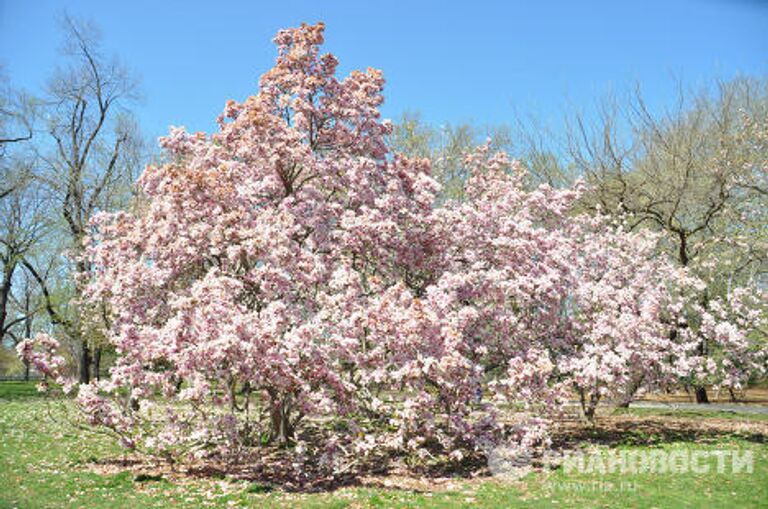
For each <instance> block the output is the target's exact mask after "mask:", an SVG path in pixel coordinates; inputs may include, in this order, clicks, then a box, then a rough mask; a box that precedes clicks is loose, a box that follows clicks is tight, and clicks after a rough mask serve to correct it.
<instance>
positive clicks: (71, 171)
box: [27, 17, 140, 382]
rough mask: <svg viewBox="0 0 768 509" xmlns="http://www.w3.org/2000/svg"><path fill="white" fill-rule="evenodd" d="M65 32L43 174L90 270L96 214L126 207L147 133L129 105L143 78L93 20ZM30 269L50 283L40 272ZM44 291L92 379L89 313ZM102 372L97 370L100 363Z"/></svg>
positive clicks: (75, 293) (79, 270)
mask: <svg viewBox="0 0 768 509" xmlns="http://www.w3.org/2000/svg"><path fill="white" fill-rule="evenodd" d="M64 31H65V33H66V41H65V46H64V52H65V55H66V57H67V58H68V64H67V65H66V66H65V67H63V68H61V69H58V70H57V71H56V72H55V73H54V75H53V76H52V78H51V80H50V82H49V86H48V92H47V96H46V104H47V109H46V116H47V121H48V124H47V134H48V135H49V137H50V140H51V144H50V145H52V148H51V149H50V150H48V149H47V147H46V148H41V159H42V160H43V161H44V165H43V166H44V168H43V169H42V171H41V174H40V177H41V179H42V181H43V182H44V183H45V185H46V187H47V189H48V190H49V191H50V193H51V196H52V198H53V200H54V201H55V203H56V204H57V207H58V210H59V216H60V219H61V223H62V225H63V226H62V233H63V234H64V235H65V236H66V238H67V239H68V246H67V247H68V249H69V251H70V254H71V259H72V260H73V262H72V263H73V266H72V267H71V272H72V273H74V274H85V273H87V272H88V271H89V270H90V267H89V265H88V263H87V262H86V261H85V260H84V258H83V257H82V254H83V249H84V239H85V237H86V235H87V233H88V227H89V223H90V220H91V218H93V216H94V215H95V214H96V213H97V212H99V211H102V210H110V209H113V208H117V207H119V206H121V205H123V204H124V203H125V201H126V198H127V195H128V193H127V192H126V191H127V190H128V189H129V188H130V185H131V182H132V179H133V177H134V176H135V174H136V165H137V163H138V161H137V157H136V154H137V152H138V150H139V147H140V137H139V135H138V132H137V128H136V124H135V122H134V121H133V119H132V117H131V114H130V112H129V110H127V109H126V108H127V106H129V105H130V104H131V103H132V102H133V101H135V100H136V98H137V81H136V79H135V78H134V77H133V76H132V75H131V73H130V72H129V71H128V70H127V68H126V67H125V66H123V65H122V64H121V63H120V62H119V61H118V60H117V59H116V58H111V59H109V58H107V57H106V56H105V55H104V54H103V52H102V47H101V43H100V37H99V34H98V31H97V30H96V28H95V27H94V26H93V25H91V24H88V23H84V22H81V21H79V20H75V19H72V18H70V17H66V18H65V19H64ZM27 266H28V268H29V270H30V272H31V273H32V275H33V276H34V277H35V279H37V280H38V282H39V283H40V284H41V285H45V281H44V279H43V278H42V277H41V274H40V271H39V270H38V269H37V268H36V267H34V266H33V265H32V264H27ZM79 281H81V279H80V278H77V277H74V278H72V284H71V288H72V295H71V297H72V299H74V300H75V301H76V302H77V301H79V300H80V297H81V296H82V287H81V284H80V283H79ZM44 295H46V297H47V298H48V303H47V304H48V305H47V310H48V313H49V315H50V318H51V319H52V321H53V322H54V323H56V324H58V325H59V326H61V328H62V329H63V330H64V332H65V333H66V335H67V336H68V338H69V339H70V340H71V341H72V342H73V343H75V344H76V345H78V348H79V357H80V361H79V373H80V381H81V382H88V381H89V379H90V378H91V364H92V362H93V357H92V347H93V345H91V344H90V342H89V338H87V337H84V335H83V322H84V320H83V318H84V317H83V316H82V314H83V313H84V312H85V310H83V309H82V308H77V307H76V306H73V307H72V308H70V309H69V310H63V309H62V308H60V307H58V306H56V305H54V303H53V302H51V299H50V292H48V291H45V292H44ZM98 348H99V347H98V346H97V347H96V349H97V355H96V358H97V359H98V354H99V352H98ZM95 369H96V372H97V373H98V366H95Z"/></svg>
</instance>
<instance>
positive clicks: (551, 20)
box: [0, 0, 768, 136]
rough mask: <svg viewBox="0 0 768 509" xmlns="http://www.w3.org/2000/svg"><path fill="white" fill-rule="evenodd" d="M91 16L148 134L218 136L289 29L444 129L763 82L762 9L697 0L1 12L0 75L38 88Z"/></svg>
mask: <svg viewBox="0 0 768 509" xmlns="http://www.w3.org/2000/svg"><path fill="white" fill-rule="evenodd" d="M65 9H66V10H67V11H68V12H69V13H70V14H72V15H74V16H80V17H88V18H91V19H92V20H93V21H95V22H96V24H98V25H99V26H100V27H101V29H102V32H103V35H104V38H105V44H106V47H107V49H108V50H109V51H111V52H115V53H118V54H119V55H120V56H121V58H122V59H123V61H124V62H125V63H127V64H128V65H129V66H130V67H131V68H132V69H133V70H135V72H136V73H137V74H138V75H139V76H140V77H141V78H142V89H143V93H144V96H145V99H144V101H143V103H142V104H140V105H139V106H138V107H137V108H136V111H137V113H138V115H139V118H140V120H141V122H142V125H143V127H144V129H145V131H146V132H147V134H148V135H150V136H157V135H160V134H162V133H164V132H166V131H167V127H168V125H186V126H187V127H188V128H189V129H191V130H205V131H210V130H211V129H212V128H213V126H214V123H213V120H214V118H215V117H216V115H217V114H218V113H219V112H220V110H221V108H222V106H223V104H224V102H225V101H226V100H227V99H229V98H232V99H236V100H242V99H243V98H245V97H246V96H247V95H249V94H250V93H252V92H254V91H255V87H256V83H257V78H258V76H259V75H260V74H261V73H262V72H263V71H265V70H266V69H268V68H269V67H270V66H271V64H272V62H273V60H274V57H275V51H274V47H273V46H272V44H271V42H270V40H271V38H272V36H273V35H274V33H275V32H276V31H277V30H278V29H279V28H281V27H289V26H295V25H297V24H299V23H300V22H302V21H307V22H315V21H318V20H322V21H324V22H325V23H326V25H327V29H326V49H327V50H328V51H331V52H333V53H335V54H336V55H337V56H338V57H339V59H340V61H341V64H342V67H341V70H342V71H344V72H346V71H349V70H350V69H353V68H365V67H368V66H372V67H377V68H380V69H382V70H383V71H384V75H385V77H386V78H387V91H386V104H385V106H384V108H383V112H384V114H385V115H386V116H387V117H390V118H396V117H398V116H399V114H400V113H401V112H403V111H405V110H419V111H421V112H422V113H423V115H424V117H425V118H426V119H427V120H429V121H431V122H434V123H436V124H439V123H443V122H460V121H470V120H471V121H474V122H477V123H491V124H492V123H503V122H505V121H508V120H509V119H510V117H511V115H512V114H513V112H514V111H515V110H518V111H523V112H533V113H535V114H537V115H539V116H540V117H541V118H543V119H544V120H545V121H552V120H556V119H557V117H558V112H559V111H561V110H562V108H563V107H564V106H566V105H571V106H575V107H588V106H589V105H590V104H592V103H593V101H594V100H595V99H596V98H597V97H599V96H601V95H602V94H604V93H605V92H607V91H608V90H611V89H614V90H621V89H623V88H626V87H628V86H631V85H632V84H633V83H634V82H639V83H640V84H641V85H642V87H643V89H644V90H645V91H646V93H647V94H648V96H649V97H650V100H651V103H652V104H655V105H657V106H662V105H664V104H666V103H668V102H669V101H670V100H671V98H672V95H673V94H672V86H673V84H674V79H675V78H681V79H683V80H684V81H685V82H687V83H689V84H693V85H696V84H701V83H703V82H705V81H706V80H707V79H710V78H712V77H714V76H720V77H725V78H728V77H731V76H733V75H734V74H736V73H746V74H752V75H763V76H764V75H766V74H768V2H759V1H754V0H753V1H749V0H731V1H727V0H688V1H675V0H667V1H659V0H646V1H600V2H598V1H585V2H576V1H535V2H534V1H532V2H516V1H496V2H486V1H480V0H474V1H466V2H458V1H448V0H443V1H434V2H432V1H423V2H422V1H417V0H409V1H399V0H398V1H380V2H365V1H362V0H358V1H343V2H342V1H330V0H328V1H306V2H298V1H287V0H283V1H270V2H266V1H236V2H234V1H233V2H230V1H225V0H218V1H205V2H203V1H200V2H194V1H191V2H181V1H162V0H155V1H151V2H149V1H144V0H125V1H120V2H117V1H115V2H112V1H104V0H102V1H90V0H82V1H51V0H35V1H32V0H0V63H2V64H3V65H4V67H5V71H6V73H7V74H8V75H9V77H10V78H11V80H12V82H13V84H14V85H16V86H19V87H23V88H25V89H27V90H29V91H31V92H36V91H39V90H40V88H41V87H42V85H43V84H44V83H45V78H46V76H47V75H48V74H49V72H50V70H51V68H52V67H53V66H55V64H56V62H57V59H58V58H59V55H58V53H57V51H58V48H59V47H60V42H61V34H60V31H59V29H58V25H57V15H60V14H61V13H62V12H63V11H64V10H65Z"/></svg>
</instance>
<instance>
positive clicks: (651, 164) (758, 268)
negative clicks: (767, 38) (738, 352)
mask: <svg viewBox="0 0 768 509" xmlns="http://www.w3.org/2000/svg"><path fill="white" fill-rule="evenodd" d="M767 113H768V83H767V82H765V81H760V80H750V79H737V80H735V81H731V82H719V83H717V85H716V87H715V90H714V93H713V92H712V91H711V90H705V91H702V92H700V93H696V94H691V93H689V92H688V91H686V90H684V89H683V88H682V87H680V90H679V96H678V101H677V103H676V105H675V107H674V108H672V109H670V110H667V111H666V112H664V113H663V114H659V115H657V114H654V113H652V111H651V109H650V108H649V106H648V104H647V103H646V101H645V100H644V98H643V95H642V93H641V92H640V91H639V89H637V90H636V91H635V92H634V94H633V95H632V96H631V98H630V99H629V100H628V101H626V102H621V101H618V100H616V99H615V98H609V99H608V100H606V101H604V102H603V103H602V104H601V106H600V108H599V112H598V115H597V119H596V120H595V121H593V122H588V121H587V120H586V119H585V117H584V116H576V118H575V121H574V122H573V123H572V124H571V126H570V127H571V129H570V134H569V151H570V156H571V158H572V160H573V162H574V164H575V165H576V166H577V167H578V168H579V170H581V172H582V173H583V174H584V175H585V176H586V177H587V179H588V181H589V183H591V184H592V185H593V192H592V193H591V194H589V195H588V196H587V197H586V199H585V205H586V206H587V207H590V208H599V209H600V210H601V211H603V212H608V213H614V214H621V215H624V216H626V217H628V218H630V219H631V221H632V223H631V225H632V227H633V228H638V227H641V226H647V227H650V228H653V229H656V230H659V231H662V232H664V233H666V234H667V238H668V239H669V249H670V253H671V255H672V256H673V257H674V259H675V260H676V261H677V262H678V263H679V264H680V265H682V266H684V267H688V268H690V269H691V270H694V271H697V272H698V273H699V274H701V275H706V278H707V280H708V281H709V282H710V285H709V286H708V288H707V290H706V291H705V292H704V293H703V294H702V296H701V300H702V302H701V304H702V305H704V306H705V307H706V305H707V303H708V301H709V299H711V297H712V296H713V295H714V294H722V293H723V292H724V291H726V290H727V288H726V286H727V285H725V286H724V285H723V281H728V282H729V284H730V283H734V282H736V281H738V282H744V281H747V280H750V279H751V280H754V279H755V278H758V277H761V275H764V274H765V273H766V251H765V246H766V243H765V240H766V239H765V233H762V234H759V233H758V231H759V230H761V229H762V230H764V225H765V222H764V221H765V210H766V208H767V207H768V202H766V193H765V188H764V187H763V186H764V172H765V167H766V163H768V154H767V153H766V148H768V144H765V143H761V142H760V141H759V136H757V133H759V132H761V131H760V130H761V127H760V126H765V121H766V120H767V119H768V116H767V115H766V114H767ZM750 122H752V123H753V124H755V125H753V126H752V127H751V128H750ZM755 126H757V127H755ZM750 129H752V130H753V132H751V133H750V132H748V131H749V130H750ZM761 173H762V179H761V176H760V174H761ZM747 206H748V207H749V212H750V213H747V211H746V210H745V207H747ZM761 210H762V212H760V211H761ZM761 222H762V227H761V226H760V223H761ZM761 236H762V237H761ZM713 262H714V263H716V264H719V271H718V275H717V276H715V277H713V275H712V271H711V270H710V269H707V270H705V269H704V268H705V267H709V266H710V265H711V264H712V263H713ZM709 353H710V352H709V345H708V344H707V341H706V339H704V338H702V339H701V343H700V346H699V354H700V355H701V356H708V355H709ZM696 399H697V401H698V402H700V403H704V402H708V396H707V392H706V389H705V388H704V387H703V386H698V387H696Z"/></svg>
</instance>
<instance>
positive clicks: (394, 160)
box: [19, 24, 755, 464]
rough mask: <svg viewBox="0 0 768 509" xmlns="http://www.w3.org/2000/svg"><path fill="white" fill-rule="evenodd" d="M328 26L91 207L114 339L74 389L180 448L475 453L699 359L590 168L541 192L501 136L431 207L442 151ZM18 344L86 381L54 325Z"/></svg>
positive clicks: (674, 278) (673, 305) (644, 243)
mask: <svg viewBox="0 0 768 509" xmlns="http://www.w3.org/2000/svg"><path fill="white" fill-rule="evenodd" d="M323 30H324V27H323V25H322V24H318V25H315V26H308V25H302V26H301V27H299V28H296V29H291V30H283V31H281V32H279V33H278V35H277V37H276V38H275V42H276V44H277V46H278V58H277V62H276V64H275V67H274V68H273V69H271V70H270V71H268V72H267V73H266V74H265V75H264V76H263V77H262V78H261V81H260V87H259V93H258V94H257V95H254V96H252V97H250V98H248V99H247V100H245V101H244V102H243V103H235V102H232V101H230V102H229V103H227V106H226V108H225V110H224V113H223V114H222V115H221V117H220V118H219V124H220V130H219V131H218V132H217V133H216V134H213V135H211V136H206V135H204V134H202V133H197V134H189V133H187V132H185V131H184V130H183V129H173V130H172V131H171V134H170V135H169V136H168V137H166V138H164V139H162V141H161V144H162V146H163V147H164V148H165V149H166V151H167V161H168V162H167V163H166V164H164V165H162V166H149V167H148V168H147V169H146V171H145V172H144V174H143V175H142V176H141V178H140V180H139V187H140V189H141V197H140V199H139V200H138V201H137V203H136V205H135V207H134V208H133V209H132V210H130V211H126V212H120V213H115V214H104V215H101V216H99V217H98V218H97V220H96V221H95V223H94V225H93V227H94V234H93V236H92V238H91V239H90V244H89V247H88V250H87V256H88V257H89V261H90V262H91V265H92V266H93V267H94V271H93V272H92V273H90V274H86V275H83V276H84V277H85V278H86V279H87V280H88V285H87V292H86V299H87V302H85V303H83V304H84V305H89V306H93V307H94V308H95V309H103V310H104V311H105V312H104V316H105V318H106V322H107V325H108V327H107V333H106V335H107V338H108V340H109V341H110V342H111V344H112V345H114V348H115V350H116V351H117V354H118V357H117V361H116V363H115V365H114V366H113V367H112V368H111V377H110V378H109V379H108V380H104V381H96V382H92V383H91V384H88V385H82V386H79V387H78V388H77V391H78V396H77V402H78V404H79V405H80V407H81V408H82V410H83V411H84V414H85V415H86V416H87V419H88V420H89V422H90V423H91V424H93V425H97V426H102V427H106V428H108V429H110V430H112V431H113V432H114V433H116V434H117V435H118V436H119V437H120V439H121V441H122V443H123V444H124V445H125V446H126V447H129V448H140V449H142V450H147V451H150V452H155V453H159V454H163V455H167V456H169V457H176V456H179V455H184V454H187V453H192V454H196V455H199V456H200V455H207V454H220V455H227V456H229V457H232V456H233V455H237V454H239V453H242V452H243V451H246V450H253V449H254V447H253V446H255V445H258V444H263V443H273V444H285V443H289V442H292V443H296V444H298V445H300V446H301V447H297V450H301V449H303V448H304V444H305V443H306V442H309V441H311V440H310V438H309V437H310V434H309V432H308V430H309V429H310V428H313V427H314V428H315V429H322V431H321V432H322V433H324V436H325V440H324V441H323V445H322V448H323V450H322V451H320V450H315V452H316V453H317V455H320V456H322V457H323V458H325V457H327V458H330V460H329V461H331V464H333V458H334V457H338V456H339V454H337V453H340V452H341V453H343V452H345V451H346V452H347V453H354V454H357V455H363V456H364V455H365V454H369V453H375V452H380V451H390V450H406V451H412V452H415V453H417V454H418V455H420V456H422V457H425V456H430V455H436V454H446V455H449V456H450V457H452V458H453V459H460V458H461V457H462V456H463V455H465V454H467V453H477V452H479V451H482V449H483V448H485V447H488V446H489V445H491V444H493V443H496V442H497V441H499V440H502V439H503V440H509V441H511V442H513V443H514V444H517V445H518V446H519V447H521V448H523V449H529V448H532V447H536V446H538V445H545V444H546V443H547V435H546V424H547V420H548V419H549V418H551V417H553V416H554V415H557V412H558V411H559V408H560V403H562V402H563V401H564V400H565V399H567V398H568V397H569V394H570V391H572V390H576V392H577V393H578V394H579V395H580V396H581V399H582V402H583V403H584V410H585V414H586V415H587V416H588V417H591V416H592V415H593V413H594V408H595V405H596V404H597V402H598V401H599V400H600V398H602V397H606V396H615V395H617V394H621V393H622V391H624V390H625V387H626V386H632V387H633V389H632V392H635V391H636V390H638V389H640V388H642V387H650V386H654V385H658V384H661V383H665V382H666V381H668V380H669V379H670V377H673V376H677V375H678V374H679V372H680V371H679V370H680V369H681V368H680V367H679V366H680V365H684V369H686V370H688V371H687V372H692V370H696V369H700V368H698V367H697V366H695V363H693V362H689V357H690V355H689V354H690V352H691V350H692V348H693V347H692V346H691V345H695V344H698V342H697V340H696V338H695V337H692V336H691V334H692V333H689V332H685V331H684V328H683V327H681V323H683V321H684V318H683V311H684V305H683V304H679V299H678V297H677V295H679V294H680V295H682V294H681V293H680V292H678V291H677V290H676V288H678V287H679V288H685V287H686V285H688V284H689V283H690V282H688V281H687V280H686V277H688V276H686V275H685V274H684V273H676V272H675V271H673V270H672V269H671V268H670V267H668V265H667V264H665V263H664V262H663V261H661V260H660V259H658V258H657V257H656V256H655V252H656V251H655V238H643V237H642V236H641V235H639V234H630V233H627V232H623V231H621V230H620V229H617V228H615V227H613V226H612V225H610V224H609V223H608V222H607V221H606V220H604V219H603V218H600V217H597V218H594V217H585V216H577V215H575V214H574V212H573V207H572V206H573V203H574V201H575V200H576V199H577V198H578V196H579V194H580V192H581V186H577V187H576V188H575V189H566V190H556V189H553V188H550V187H548V186H541V187H539V188H537V189H535V190H526V189H525V186H524V185H523V183H524V178H525V175H524V174H523V170H522V169H521V168H520V166H519V165H518V164H517V163H515V162H513V161H510V160H508V158H507V157H506V156H505V155H504V154H490V153H489V151H488V149H487V147H481V148H479V149H478V150H476V151H475V152H473V153H470V154H468V155H467V159H466V165H467V169H468V174H469V175H471V176H470V178H469V179H468V180H467V181H466V182H464V184H463V185H464V189H463V190H462V193H461V196H465V197H466V199H464V200H462V201H451V202H447V203H444V204H441V206H439V207H438V206H437V205H436V203H435V195H436V192H437V191H438V186H437V184H436V183H435V181H434V180H433V179H432V178H431V177H430V165H429V162H428V161H426V160H420V159H408V158H405V157H402V156H400V155H396V154H390V153H389V152H388V150H387V147H386V144H385V136H386V135H387V134H388V133H389V131H390V128H389V126H388V124H387V123H385V122H383V121H381V119H380V117H379V112H378V106H379V105H380V104H381V102H382V87H383V79H382V76H381V73H380V72H378V71H375V70H372V69H369V70H367V71H366V72H357V71H356V72H353V73H351V74H350V75H349V76H348V77H346V78H344V79H338V78H337V77H336V75H335V71H336V66H337V61H336V59H335V58H334V57H333V56H332V55H328V54H320V52H319V45H320V44H321V43H322V41H323ZM676 299H677V300H676ZM686 305H688V304H686ZM689 308H690V305H689ZM715 311H716V310H712V312H710V314H709V315H707V317H708V318H706V319H704V320H703V321H702V323H701V326H699V325H697V326H696V333H697V334H699V333H706V334H714V335H716V336H718V337H721V336H724V335H728V337H729V338H730V339H729V341H732V342H737V343H738V342H739V341H741V340H742V339H743V337H744V336H743V334H742V332H741V331H742V330H743V326H744V325H746V324H745V323H744V322H737V323H733V322H727V320H726V318H727V317H725V316H724V315H723V314H722V313H720V314H717V313H716V312H715ZM721 315H723V316H721ZM750 316H752V318H754V316H755V315H750ZM709 317H711V320H710V318H709ZM725 322H727V323H728V324H729V325H723V323H725ZM726 329H727V330H726ZM688 330H690V331H692V330H693V328H689V329H688ZM680 331H682V332H680ZM726 333H727V334H726ZM19 350H20V353H21V355H22V356H24V357H25V358H27V359H28V360H30V361H31V362H32V363H34V365H35V366H37V367H38V369H40V370H41V371H42V372H44V373H45V374H47V375H49V377H51V378H53V379H54V380H56V381H58V382H61V383H65V384H66V389H71V388H73V387H72V384H70V383H68V381H67V380H65V377H63V376H62V372H61V369H62V366H63V360H62V359H61V358H60V357H57V355H56V341H55V340H54V339H52V338H50V337H48V336H40V337H38V338H37V340H33V341H27V342H25V343H23V344H22V345H21V346H20V349H19ZM683 361H685V362H683ZM676 366H677V367H676ZM723 367H724V369H726V370H731V371H732V370H734V369H736V367H735V365H734V364H728V365H726V364H724V365H723ZM731 371H729V372H731ZM510 407H513V408H517V409H519V412H517V413H516V417H515V419H514V420H513V422H509V421H508V419H506V416H505V415H503V414H504V413H505V412H506V413H508V411H507V410H505V409H508V408H510ZM318 443H319V441H317V440H315V443H314V445H313V446H317V445H318ZM310 445H312V444H310ZM321 453H322V454H321Z"/></svg>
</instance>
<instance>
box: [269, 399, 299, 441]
mask: <svg viewBox="0 0 768 509" xmlns="http://www.w3.org/2000/svg"><path fill="white" fill-rule="evenodd" d="M287 399H288V398H285V399H273V400H272V405H271V408H270V420H271V422H270V424H271V426H270V427H271V429H270V434H269V441H270V442H276V443H278V444H280V445H284V444H287V443H289V442H290V441H291V440H293V425H292V424H291V422H290V419H289V407H290V405H289V403H288V402H287Z"/></svg>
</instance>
